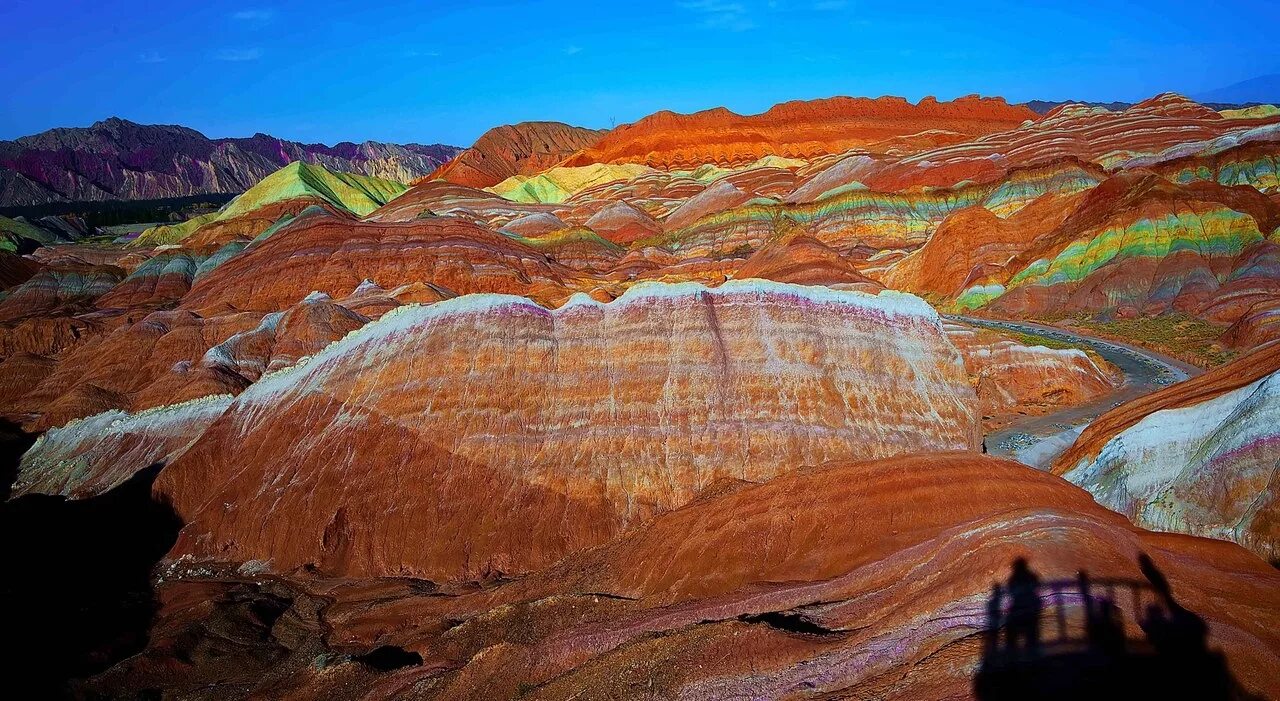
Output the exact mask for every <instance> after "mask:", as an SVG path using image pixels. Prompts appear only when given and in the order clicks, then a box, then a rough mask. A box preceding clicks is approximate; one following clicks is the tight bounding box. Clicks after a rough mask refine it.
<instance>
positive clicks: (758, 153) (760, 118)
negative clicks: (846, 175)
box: [565, 96, 1036, 170]
mask: <svg viewBox="0 0 1280 701" xmlns="http://www.w3.org/2000/svg"><path fill="white" fill-rule="evenodd" d="M1035 117H1036V114H1035V113H1034V112H1032V111H1031V110H1029V109H1027V108H1025V107H1018V106H1012V105H1009V104H1007V103H1005V101H1004V100H1003V99H1001V98H980V97H976V96H968V97H962V98H959V99H956V100H955V101H953V102H938V101H937V100H935V99H933V98H932V97H926V98H924V99H923V100H921V101H920V102H919V103H917V104H914V105H913V104H911V103H909V102H907V101H906V100H904V99H902V98H900V97H881V98H877V99H874V100H872V99H867V98H853V97H832V98H827V99H822V100H809V101H803V100H797V101H794V102H785V103H782V104H779V105H774V106H773V107H772V108H770V109H769V110H768V111H766V112H763V113H761V114H757V115H749V116H743V115H739V114H734V113H733V112H730V111H729V110H727V109H724V108H723V107H720V108H716V109H712V110H706V111H703V112H695V113H693V114H676V113H674V112H666V111H663V112H657V113H655V114H651V115H649V116H648V117H645V118H644V119H641V120H640V121H638V122H636V123H634V124H626V125H623V126H620V127H618V128H617V129H614V130H613V131H610V132H609V133H607V134H605V135H604V137H603V138H601V139H600V141H599V143H597V144H595V145H593V146H591V147H589V148H586V149H584V150H583V151H582V152H581V153H578V154H575V155H574V156H573V157H572V158H570V159H568V160H567V161H565V165H568V166H585V165H590V164H592V163H638V164H642V165H647V166H650V167H654V168H661V169H664V170H676V169H681V168H684V169H693V168H697V167H698V166H700V165H703V164H705V163H715V164H719V165H728V166H743V165H747V164H750V163H752V162H754V161H757V160H759V159H760V158H762V157H764V156H769V155H777V156H784V157H789V158H808V157H810V156H814V155H821V154H829V153H839V152H841V151H845V150H848V149H851V148H857V147H864V148H871V147H874V145H875V144H877V143H878V142H883V141H885V140H888V139H892V138H893V137H899V136H907V135H911V134H918V133H920V132H924V131H929V130H944V131H949V132H955V133H958V134H961V135H967V136H970V137H972V136H979V135H982V134H988V133H991V132H996V131H1002V130H1005V129H1011V128H1013V127H1016V126H1018V125H1019V124H1021V123H1022V122H1023V121H1025V120H1028V119H1035ZM961 138H963V137H961Z"/></svg>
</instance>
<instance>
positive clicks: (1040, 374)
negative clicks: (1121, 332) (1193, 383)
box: [946, 324, 1119, 425]
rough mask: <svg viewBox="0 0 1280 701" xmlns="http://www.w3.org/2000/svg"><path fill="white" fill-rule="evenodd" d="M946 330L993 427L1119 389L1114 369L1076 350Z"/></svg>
mask: <svg viewBox="0 0 1280 701" xmlns="http://www.w3.org/2000/svg"><path fill="white" fill-rule="evenodd" d="M946 329H947V337H948V338H950V339H951V342H952V343H954V344H955V346H956V348H957V349H958V350H959V351H960V356H961V357H962V358H964V364H965V368H966V369H967V370H968V372H969V377H970V378H971V380H972V382H973V385H974V389H975V390H976V391H977V393H978V403H979V406H980V407H981V409H982V415H983V417H984V419H988V420H989V424H988V425H998V424H1000V423H1003V422H1004V421H1006V420H1007V419H1008V418H1009V417H1011V416H1014V415H1028V414H1029V415H1035V414H1043V413H1045V412H1048V411H1052V410H1054V409H1058V408H1061V407H1067V406H1074V405H1078V404H1083V403H1085V402H1087V401H1089V400H1092V399H1096V398H1097V397H1100V396H1102V395H1104V394H1106V393H1108V392H1111V391H1112V390H1114V389H1115V388H1116V387H1117V386H1118V385H1119V380H1118V379H1117V377H1116V376H1115V375H1116V373H1115V371H1114V369H1113V368H1110V367H1103V366H1105V365H1106V363H1105V362H1104V363H1102V365H1103V366H1100V365H1099V363H1098V362H1095V360H1094V359H1093V358H1091V357H1090V356H1089V355H1087V354H1086V353H1085V352H1084V351H1082V350H1079V349H1076V348H1046V347H1044V346H1030V345H1027V344H1025V343H1020V342H1018V341H1016V340H1014V339H1010V338H1005V337H1003V336H1002V335H1001V334H998V333H996V332H993V331H988V330H985V329H977V328H973V327H970V326H963V325H960V324H948V325H947V327H946Z"/></svg>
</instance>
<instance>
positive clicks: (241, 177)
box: [0, 117, 458, 206]
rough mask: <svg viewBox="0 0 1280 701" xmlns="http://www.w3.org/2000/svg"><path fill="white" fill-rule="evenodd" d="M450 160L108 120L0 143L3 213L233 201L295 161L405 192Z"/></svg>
mask: <svg viewBox="0 0 1280 701" xmlns="http://www.w3.org/2000/svg"><path fill="white" fill-rule="evenodd" d="M457 152H458V149H457V147H453V146H444V145H441V144H436V145H432V146H423V145H421V144H408V145H405V146H399V145H395V144H382V143H378V142H374V141H366V142H364V143H362V144H352V143H345V142H344V143H340V144H338V145H336V146H324V145H321V144H300V143H296V142H292V141H283V140H280V139H277V138H275V137H271V136H267V135H265V134H257V135H254V136H252V137H250V138H246V139H209V138H207V137H205V136H204V135H203V134H201V133H200V132H197V131H195V130H193V129H188V128H186V127H179V126H161V125H143V124H135V123H133V122H130V121H127V120H123V119H117V118H114V117H113V118H111V119H107V120H104V121H101V122H96V123H95V124H94V125H93V126H90V127H87V128H73V129H52V130H50V131H46V132H43V133H41V134H36V135H34V136H26V137H23V138H20V139H17V140H15V141H0V206H11V205H32V204H42V203H47V202H63V201H81V200H146V199H161V198H166V197H183V196H188V195H200V194H214V193H219V194H221V193H239V192H244V191H245V190H248V189H249V188H250V187H252V186H253V185H254V184H255V183H257V182H258V181H259V180H261V179H262V178H264V177H266V176H267V175H269V174H271V173H273V172H275V171H276V170H278V169H279V168H280V167H281V166H284V165H287V164H288V163H290V162H294V161H302V162H306V163H313V164H318V165H322V166H324V167H326V168H330V169H332V170H336V171H342V172H349V173H358V174H362V175H369V176H374V177H379V178H387V179H391V180H397V181H401V182H409V181H411V180H413V179H415V178H418V177H421V176H423V175H426V174H427V173H430V172H432V171H433V170H434V169H435V168H436V167H438V166H439V165H440V164H441V163H444V162H445V161H447V160H449V159H450V158H452V157H453V156H454V154H456V153H457Z"/></svg>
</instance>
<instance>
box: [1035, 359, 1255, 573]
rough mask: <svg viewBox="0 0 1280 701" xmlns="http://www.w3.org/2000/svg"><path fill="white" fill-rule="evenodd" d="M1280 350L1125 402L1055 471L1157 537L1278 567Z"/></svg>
mask: <svg viewBox="0 0 1280 701" xmlns="http://www.w3.org/2000/svg"><path fill="white" fill-rule="evenodd" d="M1277 419H1280V345H1276V344H1272V345H1270V346H1268V347H1266V348H1264V349H1262V350H1259V351H1256V352H1255V353H1252V354H1250V355H1248V356H1245V357H1243V358H1240V359H1239V360H1236V361H1234V362H1232V363H1229V364H1227V365H1224V366H1222V367H1220V368H1218V369H1216V370H1213V371H1210V372H1207V373H1205V374H1204V375H1201V376H1199V377H1196V378H1193V379H1191V380H1187V381H1186V382H1182V383H1179V384H1177V385H1174V386H1172V387H1169V388H1168V389H1165V390H1162V391H1160V392H1157V393H1155V394H1152V395H1148V396H1146V397H1143V398H1141V399H1138V400H1135V401H1132V402H1129V403H1127V404H1124V405H1121V406H1120V407H1118V408H1116V409H1115V410H1113V411H1111V412H1109V413H1107V414H1105V415H1103V416H1102V417H1101V418H1099V419H1098V420H1097V421H1095V422H1094V423H1093V424H1091V425H1090V426H1089V427H1088V428H1086V429H1085V430H1084V433H1082V434H1081V436H1080V438H1079V439H1078V440H1077V441H1076V443H1075V445H1074V446H1072V447H1071V449H1070V450H1068V451H1067V452H1066V453H1064V454H1063V455H1062V456H1061V457H1060V458H1059V459H1058V460H1057V461H1056V462H1055V463H1054V466H1053V471H1054V473H1056V474H1060V475H1062V476H1063V477H1065V478H1066V479H1067V480H1069V481H1071V482H1073V483H1075V484H1078V485H1080V486H1081V487H1083V488H1085V489H1086V490H1087V491H1089V493H1090V494H1092V495H1093V496H1094V498H1095V499H1097V500H1098V503H1100V504H1102V505H1104V506H1107V507H1108V508H1111V509H1114V510H1116V511H1119V512H1120V513H1122V514H1124V515H1126V516H1127V517H1129V518H1130V520H1132V521H1133V522H1134V523H1136V524H1138V525H1140V526H1142V527H1144V528H1151V529H1153V530H1160V531H1175V532H1181V533H1192V534H1196V535H1203V536H1209V537H1213V538H1222V539H1226V540H1233V541H1235V542H1237V543H1240V544H1241V545H1243V546H1245V547H1246V548H1249V549H1250V550H1252V551H1254V552H1256V553H1258V554H1259V555H1261V556H1262V557H1264V558H1268V559H1271V560H1273V561H1275V560H1280V477H1278V473H1277V466H1278V464H1280V463H1277V458H1276V456H1277V446H1280V434H1278V433H1277V429H1276V426H1277Z"/></svg>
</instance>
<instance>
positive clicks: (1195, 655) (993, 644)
mask: <svg viewBox="0 0 1280 701" xmlns="http://www.w3.org/2000/svg"><path fill="white" fill-rule="evenodd" d="M1138 565H1139V568H1140V569H1141V570H1142V574H1143V576H1144V578H1145V581H1144V580H1138V579H1099V580H1093V579H1091V578H1090V577H1089V575H1088V573H1086V572H1080V573H1079V574H1078V576H1077V577H1076V579H1074V580H1060V581H1047V582H1046V581H1042V580H1041V579H1040V578H1039V577H1038V576H1037V575H1036V574H1035V572H1034V571H1033V570H1032V569H1031V566H1030V563H1028V562H1027V560H1026V559H1025V558H1018V559H1017V560H1015V561H1014V562H1013V566H1012V573H1011V574H1010V575H1009V578H1008V580H1007V581H1006V582H1004V583H1002V584H995V585H994V586H993V587H992V592H991V597H990V598H989V599H988V600H987V626H986V630H985V633H984V636H985V637H984V645H983V655H982V664H981V666H980V668H979V670H978V673H977V675H976V677H975V678H974V682H973V690H974V695H975V697H976V698H978V699H980V700H982V701H1013V700H1014V699H1019V700H1021V699H1063V700H1065V699H1090V701H1098V700H1105V699H1133V698H1188V699H1200V700H1202V701H1220V700H1225V699H1252V698H1257V697H1253V696H1250V695H1249V694H1248V693H1247V692H1245V691H1244V690H1243V689H1242V688H1241V686H1240V684H1239V683H1238V682H1237V681H1236V680H1235V679H1234V677H1233V676H1232V675H1231V673H1230V671H1229V669H1228V667H1227V662H1226V659H1225V658H1224V656H1223V655H1222V653H1221V652H1219V651H1217V650H1212V649H1210V648H1209V646H1208V640H1207V638H1208V633H1209V629H1208V626H1207V625H1206V624H1205V622H1204V619H1202V618H1200V616H1198V615H1196V614H1195V613H1194V612H1192V611H1190V610H1188V609H1186V608H1184V607H1183V606H1182V605H1181V604H1179V603H1178V601H1177V600H1176V599H1175V598H1174V596H1173V592H1172V589H1171V588H1170V586H1169V582H1168V580H1167V579H1166V578H1165V576H1164V574H1163V573H1162V572H1161V571H1160V570H1159V569H1158V568H1157V567H1156V566H1155V563H1154V562H1152V561H1151V559H1150V558H1149V557H1147V556H1146V555H1145V554H1144V555H1142V556H1141V557H1140V558H1139V560H1138ZM1122 603H1126V604H1128V605H1129V607H1130V610H1131V611H1132V612H1134V614H1135V616H1136V617H1137V618H1138V620H1137V623H1138V628H1140V629H1141V635H1134V636H1132V637H1130V636H1127V635H1126V633H1125V626H1124V619H1123V616H1122V611H1121V604H1122Z"/></svg>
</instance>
